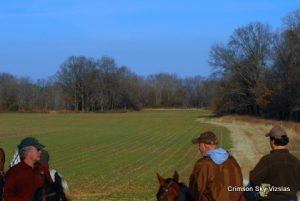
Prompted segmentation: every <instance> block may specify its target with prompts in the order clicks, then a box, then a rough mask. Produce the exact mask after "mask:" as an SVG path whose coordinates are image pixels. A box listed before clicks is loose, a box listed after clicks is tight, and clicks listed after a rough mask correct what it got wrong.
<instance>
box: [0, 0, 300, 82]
mask: <svg viewBox="0 0 300 201" xmlns="http://www.w3.org/2000/svg"><path fill="white" fill-rule="evenodd" d="M298 8H300V1H299V0H209V1H202V0H185V1H182V0H169V1H167V0H26V1H24V0H0V72H9V73H12V74H14V75H17V76H29V77H31V78H32V79H34V80H36V79H38V78H47V77H48V76H51V75H54V74H55V73H56V71H57V70H58V69H59V66H60V64H61V63H62V62H63V61H64V60H66V59H67V58H68V57H69V56H79V55H84V56H87V57H94V58H99V57H101V56H110V57H113V58H114V59H115V60H116V62H117V64H118V65H119V66H121V65H126V66H127V67H128V68H130V69H131V70H132V71H134V72H136V73H137V74H139V75H149V74H153V73H159V72H169V73H176V74H178V75H180V76H182V77H184V76H194V75H203V76H208V75H209V74H210V73H211V70H212V69H211V67H210V66H209V65H208V63H207V61H208V55H209V50H210V46H211V45H212V44H213V43H215V42H226V41H227V40H228V37H229V36H230V35H231V34H232V32H233V31H234V29H235V28H237V27H239V26H243V25H246V24H248V23H249V22H251V21H252V22H253V21H259V22H262V23H268V24H269V25H270V26H271V27H272V28H274V29H276V28H279V27H281V26H282V18H283V17H284V16H286V15H287V14H288V13H289V12H291V11H293V10H295V9H298Z"/></svg>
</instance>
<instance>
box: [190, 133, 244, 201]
mask: <svg viewBox="0 0 300 201" xmlns="http://www.w3.org/2000/svg"><path fill="white" fill-rule="evenodd" d="M192 143H193V144H198V145H199V151H200V152H201V154H202V155H203V157H202V158H200V159H199V160H198V161H197V162H196V164H195V166H194V169H193V172H192V174H191V176H190V183H189V193H190V194H191V196H192V197H193V198H194V200H195V201H211V200H214V201H244V197H243V193H242V191H241V189H240V188H241V187H243V183H242V180H243V177H242V172H241V168H240V166H239V164H238V163H237V161H236V160H235V159H234V158H233V157H232V156H231V155H229V154H228V152H227V151H225V150H224V149H222V148H218V138H217V136H216V135H215V134H214V133H213V132H211V131H207V132H204V133H201V134H200V137H198V138H195V139H193V140H192Z"/></svg>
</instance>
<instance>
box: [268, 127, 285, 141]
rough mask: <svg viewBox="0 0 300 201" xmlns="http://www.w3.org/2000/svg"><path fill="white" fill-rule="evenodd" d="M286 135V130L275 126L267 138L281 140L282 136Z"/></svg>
mask: <svg viewBox="0 0 300 201" xmlns="http://www.w3.org/2000/svg"><path fill="white" fill-rule="evenodd" d="M284 135H286V136H287V134H286V132H285V130H284V129H283V128H281V127H280V126H274V127H273V128H272V129H271V130H270V131H269V132H268V133H267V134H266V137H273V138H276V139H280V138H281V137H282V136H284Z"/></svg>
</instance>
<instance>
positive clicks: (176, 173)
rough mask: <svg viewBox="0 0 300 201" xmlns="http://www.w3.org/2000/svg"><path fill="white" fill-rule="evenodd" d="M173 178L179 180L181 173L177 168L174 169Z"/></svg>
mask: <svg viewBox="0 0 300 201" xmlns="http://www.w3.org/2000/svg"><path fill="white" fill-rule="evenodd" d="M173 179H174V180H175V181H177V182H178V181H179V174H178V172H177V171H176V170H175V171H174V175H173Z"/></svg>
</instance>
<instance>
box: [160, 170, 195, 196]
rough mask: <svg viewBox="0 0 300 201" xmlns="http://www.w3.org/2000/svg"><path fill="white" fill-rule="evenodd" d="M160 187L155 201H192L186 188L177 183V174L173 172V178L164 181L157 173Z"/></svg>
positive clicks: (182, 184)
mask: <svg viewBox="0 0 300 201" xmlns="http://www.w3.org/2000/svg"><path fill="white" fill-rule="evenodd" d="M157 179H158V181H159V184H160V187H159V189H158V192H157V194H156V198H157V201H193V199H192V197H191V195H190V194H189V192H188V187H187V186H186V185H185V184H184V183H182V182H179V175H178V172H177V171H176V170H175V171H174V175H173V178H167V179H164V178H163V177H161V176H160V175H159V174H158V173H157Z"/></svg>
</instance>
